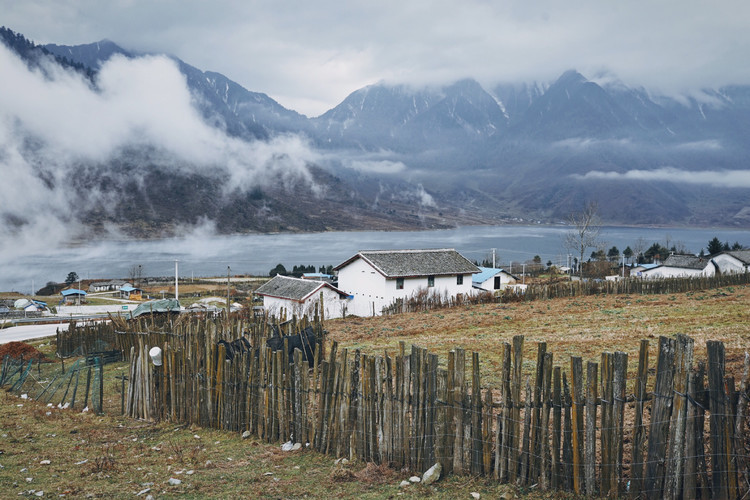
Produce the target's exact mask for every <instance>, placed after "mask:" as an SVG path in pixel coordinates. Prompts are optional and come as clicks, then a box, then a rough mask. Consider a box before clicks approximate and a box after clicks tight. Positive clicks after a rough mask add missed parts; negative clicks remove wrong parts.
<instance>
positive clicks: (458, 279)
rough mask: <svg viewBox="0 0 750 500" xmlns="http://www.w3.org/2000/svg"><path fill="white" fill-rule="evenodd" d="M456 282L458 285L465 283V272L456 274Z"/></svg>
mask: <svg viewBox="0 0 750 500" xmlns="http://www.w3.org/2000/svg"><path fill="white" fill-rule="evenodd" d="M456 284H457V285H463V284H464V275H463V274H459V275H458V276H456Z"/></svg>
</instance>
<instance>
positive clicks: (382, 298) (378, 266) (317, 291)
mask: <svg viewBox="0 0 750 500" xmlns="http://www.w3.org/2000/svg"><path fill="white" fill-rule="evenodd" d="M748 266H750V250H738V251H726V252H721V253H719V254H716V255H714V256H709V257H698V256H695V255H670V256H669V257H668V258H667V259H666V260H665V261H664V262H662V263H655V264H642V265H638V266H635V267H632V268H628V273H629V275H630V276H631V277H634V278H643V279H663V278H690V277H701V276H703V277H710V276H715V275H718V274H722V273H725V274H726V273H744V272H747V271H748ZM334 270H335V271H337V273H338V283H337V285H336V286H334V285H333V284H332V283H331V280H330V279H329V278H332V277H328V276H323V275H319V274H317V273H316V274H314V275H303V277H302V278H293V277H288V276H281V275H278V276H275V277H274V278H273V279H271V280H270V281H269V282H268V283H266V284H264V285H262V286H261V287H260V288H259V289H258V290H256V292H255V293H256V295H258V296H260V297H262V298H263V306H264V308H265V309H266V311H267V312H268V314H270V315H279V314H281V313H282V312H286V313H287V314H289V315H291V314H296V315H298V316H300V315H312V314H314V313H315V311H316V310H318V311H320V310H322V312H323V314H324V316H325V317H326V318H340V317H343V316H346V315H356V316H377V315H379V314H382V311H383V309H384V308H385V307H388V306H390V305H392V304H394V303H395V302H396V301H397V300H399V299H408V298H410V297H414V296H416V295H417V294H420V293H422V294H430V295H436V296H444V297H456V296H459V295H469V294H477V293H485V292H495V291H503V290H505V289H507V288H512V289H514V290H515V291H517V292H518V293H523V290H524V289H525V286H526V285H524V284H522V283H521V280H520V279H519V278H518V277H516V276H514V275H513V274H511V273H509V272H507V271H505V270H503V269H499V268H489V267H479V266H476V265H474V264H473V263H472V262H471V261H469V260H468V259H467V258H466V257H464V256H463V255H461V254H460V253H459V252H457V251H456V250H454V249H426V250H373V251H361V252H358V253H357V254H356V255H354V256H352V257H351V258H349V259H347V260H345V261H344V262H342V263H341V264H339V265H338V266H336V267H335V268H334ZM321 300H322V302H321ZM321 304H322V305H321Z"/></svg>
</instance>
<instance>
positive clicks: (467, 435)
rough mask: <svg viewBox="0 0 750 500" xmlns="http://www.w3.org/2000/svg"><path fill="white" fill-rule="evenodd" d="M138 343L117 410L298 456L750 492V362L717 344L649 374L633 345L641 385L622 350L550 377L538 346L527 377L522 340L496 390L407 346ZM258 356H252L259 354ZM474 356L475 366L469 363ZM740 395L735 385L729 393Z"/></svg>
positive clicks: (676, 344)
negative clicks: (729, 358) (256, 441)
mask: <svg viewBox="0 0 750 500" xmlns="http://www.w3.org/2000/svg"><path fill="white" fill-rule="evenodd" d="M147 340H148V337H146V336H144V335H140V336H138V335H135V336H134V340H133V344H132V346H131V353H130V360H131V364H130V373H129V377H128V379H129V385H128V389H127V404H126V405H125V408H126V409H125V411H126V413H127V414H128V415H130V416H131V417H135V418H143V419H150V420H162V419H166V420H170V421H174V422H181V423H187V424H196V425H200V426H207V427H214V428H219V429H225V430H227V431H235V432H244V431H249V432H250V433H251V434H254V435H256V436H258V437H259V438H261V439H263V440H266V441H268V442H289V441H291V442H293V443H301V444H302V446H308V447H310V448H312V449H315V450H317V451H320V452H323V453H328V454H331V455H334V456H337V457H346V458H349V459H353V458H357V459H361V460H365V461H372V462H375V463H379V464H381V463H386V464H389V465H391V466H393V467H397V468H408V469H410V470H413V471H424V470H426V469H427V468H429V467H431V466H432V465H433V464H435V463H440V464H441V465H442V467H443V471H444V472H446V473H456V474H471V475H475V476H486V477H490V478H494V479H495V480H497V481H499V482H507V483H512V484H516V485H520V486H527V487H531V486H535V487H537V488H539V489H542V490H567V491H572V492H575V493H577V494H587V495H596V494H599V495H609V496H619V495H630V496H633V497H638V496H641V497H644V498H661V497H666V498H678V497H685V498H701V497H703V498H739V497H742V496H744V495H746V494H747V492H748V491H749V490H750V488H749V487H748V481H749V478H750V473H749V471H748V463H749V459H750V456H749V455H748V439H747V432H746V428H747V400H748V391H747V389H748V377H749V371H750V356H748V355H747V354H745V358H744V363H743V365H742V366H741V367H730V371H731V372H732V373H739V372H741V373H742V375H741V377H740V378H739V380H738V381H735V379H734V378H733V377H732V376H730V375H728V373H729V371H728V370H727V366H726V356H725V352H724V345H723V344H722V343H721V342H713V341H711V342H707V344H706V356H705V358H702V359H698V358H697V357H695V356H694V342H693V339H691V338H690V337H687V336H684V335H677V336H676V337H675V338H668V337H661V338H659V341H658V354H657V359H656V363H655V365H653V363H651V362H650V361H649V341H648V340H643V341H641V343H640V352H639V359H638V360H637V370H636V371H634V372H632V373H635V374H636V375H635V376H634V377H633V376H630V377H629V376H628V373H629V372H628V366H629V360H628V356H627V354H626V353H622V352H614V353H609V352H605V353H602V355H601V362H599V363H595V362H587V363H586V366H585V371H584V364H583V361H582V359H581V358H580V357H571V358H570V364H569V366H568V367H567V369H564V367H561V366H554V364H553V353H551V352H547V345H546V343H539V344H537V357H536V360H535V362H534V361H532V362H533V363H534V368H533V369H532V370H531V373H530V374H529V373H526V374H524V371H526V372H529V370H528V365H529V364H531V363H528V362H527V367H526V368H524V359H523V350H524V349H523V346H524V337H523V336H516V337H514V338H513V342H512V343H504V344H503V347H502V353H501V358H502V360H503V362H502V365H501V368H500V375H501V376H500V380H501V383H500V386H499V387H486V386H483V385H482V382H481V379H480V361H479V354H478V353H476V352H473V353H471V354H470V356H468V355H467V353H466V352H465V351H464V350H463V349H458V348H457V349H454V350H453V351H451V352H450V353H449V356H448V358H447V360H443V361H442V362H441V361H440V360H439V359H438V356H437V355H436V354H432V353H429V352H428V351H427V350H426V349H423V348H420V347H418V346H411V348H410V350H409V351H408V352H407V349H406V345H405V344H404V343H403V342H402V343H401V344H400V348H399V352H398V353H397V354H396V355H395V356H390V355H388V354H387V353H386V354H384V355H382V356H371V355H367V354H363V353H361V352H359V351H357V350H355V351H350V350H347V349H341V350H339V349H338V345H337V344H336V342H332V343H331V344H330V346H328V353H327V354H323V351H322V349H320V348H318V349H316V350H315V354H314V356H313V357H312V359H305V358H304V355H303V352H302V351H300V350H294V351H289V350H288V349H281V350H278V351H273V350H272V349H270V348H269V347H268V346H266V345H265V344H261V345H260V346H259V347H258V348H257V349H252V350H249V351H247V352H243V353H239V354H238V355H235V356H234V357H233V358H232V359H231V360H229V359H228V358H227V356H226V350H225V347H224V345H217V343H216V341H217V340H218V338H216V337H215V336H212V335H206V334H205V332H204V333H202V334H201V336H200V338H198V337H196V338H193V339H190V338H183V339H181V340H180V342H179V345H175V344H174V343H173V342H171V341H170V339H169V338H167V337H164V339H163V342H159V343H158V344H156V345H158V346H159V347H160V348H162V349H163V352H162V361H163V363H162V365H161V366H156V365H154V364H153V363H152V362H151V360H150V356H149V350H150V347H153V344H150V343H149V342H147ZM256 345H257V344H256ZM469 359H470V362H469ZM737 382H738V383H739V387H736V384H737Z"/></svg>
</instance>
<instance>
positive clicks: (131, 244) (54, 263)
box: [0, 226, 750, 293]
mask: <svg viewBox="0 0 750 500" xmlns="http://www.w3.org/2000/svg"><path fill="white" fill-rule="evenodd" d="M568 231H569V229H568V228H566V227H563V226H467V227H461V228H457V229H450V230H440V231H407V232H377V231H369V232H368V231H363V232H329V233H304V234H253V235H234V236H217V235H213V234H210V233H209V232H196V233H194V234H193V235H191V236H188V237H185V238H170V239H160V240H107V241H90V242H85V243H82V244H79V245H76V246H68V247H57V248H54V249H52V250H45V251H44V252H40V251H37V252H33V251H31V252H26V253H22V254H16V255H13V256H9V257H10V258H8V259H5V258H3V259H2V260H0V291H10V290H13V291H18V292H22V293H30V292H31V291H32V287H33V289H34V290H38V289H39V288H41V287H43V286H44V285H45V284H46V283H47V282H48V281H54V282H62V281H64V280H65V277H66V276H67V274H68V273H69V272H71V271H73V272H75V273H77V274H78V275H79V277H80V278H81V279H113V278H125V279H127V278H128V276H129V271H130V269H132V268H133V267H134V266H139V265H140V266H141V269H142V275H143V276H144V277H157V276H165V277H167V276H174V268H175V260H177V261H179V273H180V277H182V278H191V277H196V278H198V277H207V276H226V272H227V266H229V267H230V268H231V273H232V275H237V274H252V275H267V274H268V271H269V270H270V269H271V268H273V267H274V266H275V265H276V264H278V263H282V264H283V265H284V266H286V267H287V268H288V269H291V268H292V267H293V266H294V265H298V264H305V265H311V264H312V265H315V266H316V268H317V267H319V266H322V265H326V266H327V265H337V264H340V263H341V262H343V261H344V260H346V259H347V258H349V257H351V256H352V255H354V254H355V253H356V252H358V251H359V250H378V249H402V248H455V249H456V250H458V251H459V252H461V253H462V254H463V255H464V256H466V257H467V258H469V259H471V260H478V261H481V260H483V259H485V258H491V256H492V249H493V248H494V249H495V251H496V258H497V262H498V265H501V266H506V267H507V265H508V263H509V262H510V261H513V262H516V263H518V262H525V261H527V260H531V259H532V258H533V257H534V256H535V255H539V256H540V257H541V258H542V262H544V263H546V262H547V261H552V262H553V264H556V265H565V264H566V262H567V255H568V253H569V252H568V250H566V249H565V248H564V247H563V238H564V236H565V234H566V233H567V232H568ZM714 236H716V237H718V238H719V239H720V240H721V241H722V242H725V241H726V242H729V244H730V245H731V244H733V243H734V242H739V243H741V244H743V245H745V246H750V230H714V229H684V228H658V229H650V228H648V229H646V228H630V227H628V228H625V227H605V228H603V231H602V234H601V239H602V240H603V241H605V242H606V245H605V246H606V248H607V249H608V248H611V247H612V246H616V247H617V248H618V249H619V250H620V252H622V251H623V250H624V249H625V248H626V247H627V246H630V247H631V248H633V247H634V244H635V242H636V241H637V240H638V239H639V238H642V239H643V240H644V242H645V243H646V245H647V247H648V246H650V245H651V244H652V243H655V242H658V243H660V244H662V245H666V244H667V243H669V246H672V245H675V246H677V247H678V248H680V247H683V248H685V249H687V250H689V251H690V252H692V253H696V254H697V253H699V252H700V250H701V249H705V247H706V245H707V244H708V241H709V240H711V239H712V238H713V237H714ZM592 250H593V249H591V250H589V253H590V251H592ZM587 257H588V256H587ZM513 271H514V272H520V269H513Z"/></svg>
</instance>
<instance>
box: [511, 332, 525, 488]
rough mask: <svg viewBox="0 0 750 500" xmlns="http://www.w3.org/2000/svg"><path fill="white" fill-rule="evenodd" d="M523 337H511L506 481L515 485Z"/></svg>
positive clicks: (518, 454) (519, 458)
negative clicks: (508, 447)
mask: <svg viewBox="0 0 750 500" xmlns="http://www.w3.org/2000/svg"><path fill="white" fill-rule="evenodd" d="M523 341H524V337H523V335H516V336H514V337H513V367H512V371H511V383H510V392H511V400H512V404H513V408H512V411H511V418H510V421H511V429H510V431H511V439H510V443H509V445H510V449H509V453H510V455H509V458H508V481H509V482H511V483H516V480H517V477H518V468H519V467H520V464H521V450H520V449H519V446H518V445H519V444H520V439H519V436H520V434H521V432H520V429H521V369H522V365H523Z"/></svg>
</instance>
